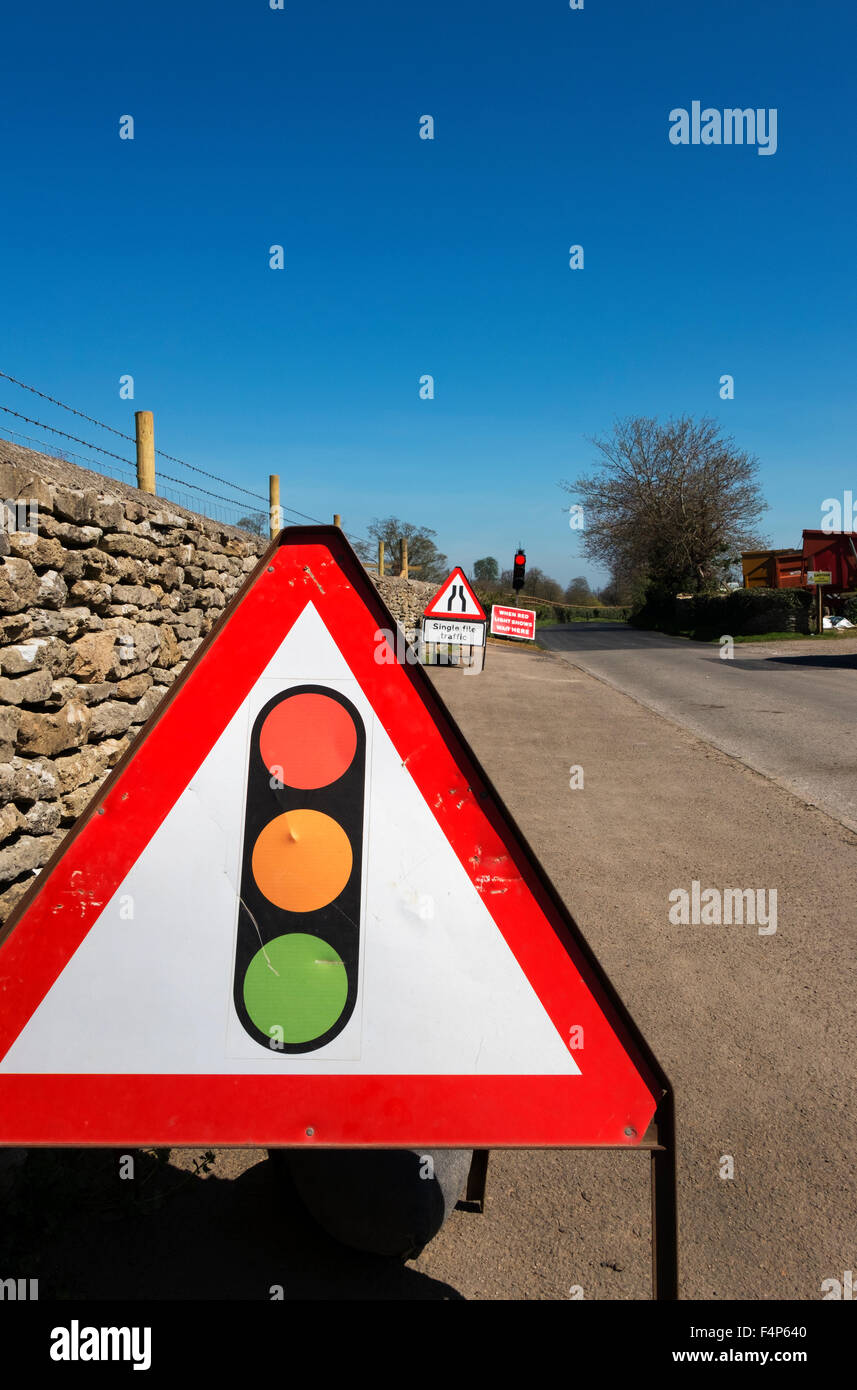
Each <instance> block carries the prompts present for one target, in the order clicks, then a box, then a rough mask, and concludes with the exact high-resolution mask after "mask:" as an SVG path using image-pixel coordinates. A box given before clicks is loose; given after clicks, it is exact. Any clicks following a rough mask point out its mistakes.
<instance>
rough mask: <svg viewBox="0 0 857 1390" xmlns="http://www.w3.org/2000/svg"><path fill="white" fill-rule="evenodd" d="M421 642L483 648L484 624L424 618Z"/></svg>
mask: <svg viewBox="0 0 857 1390" xmlns="http://www.w3.org/2000/svg"><path fill="white" fill-rule="evenodd" d="M423 641H424V642H458V643H460V644H461V645H462V646H465V647H484V646H485V624H484V623H462V622H456V621H455V620H454V619H447V618H424V619H423Z"/></svg>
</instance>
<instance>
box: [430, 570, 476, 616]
mask: <svg viewBox="0 0 857 1390" xmlns="http://www.w3.org/2000/svg"><path fill="white" fill-rule="evenodd" d="M462 616H463V617H466V618H481V619H482V621H483V622H487V621H488V618H487V615H486V612H485V609H484V608H483V607H482V604H481V603H480V602H479V600H478V598H477V597H476V595H475V594H474V592H473V590H472V588H471V587H470V584H469V582H468V579H467V576H466V574H465V573H464V570H463V569H461V567H460V566H459V565H456V567H455V569H454V570H453V571H452V574H450V575H447V577H446V579H445V580H444V581H443V583H442V584H441V586H440V588H439V589H438V591H437V593H436V594H435V596H434V598H433V599H431V600H430V601H429V605H428V607H427V608H426V609H424V611H423V617H425V618H460V617H462Z"/></svg>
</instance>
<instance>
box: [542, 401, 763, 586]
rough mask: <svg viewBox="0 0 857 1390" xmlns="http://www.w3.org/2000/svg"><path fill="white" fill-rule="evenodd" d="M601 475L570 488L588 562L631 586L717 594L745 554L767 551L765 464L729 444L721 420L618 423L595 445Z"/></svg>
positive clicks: (635, 419) (641, 419)
mask: <svg viewBox="0 0 857 1390" xmlns="http://www.w3.org/2000/svg"><path fill="white" fill-rule="evenodd" d="M590 442H591V443H592V444H594V445H595V447H596V449H597V450H598V451H599V454H600V456H601V468H600V470H599V471H598V472H596V473H591V474H588V475H585V476H582V477H579V478H576V479H575V480H574V482H564V483H563V487H565V488H566V489H567V491H568V492H570V493H572V494H573V496H574V498H575V500H576V501H578V502H580V503H582V505H583V513H584V516H585V518H586V525H585V527H584V529H583V531H582V536H583V548H584V552H585V554H586V556H587V557H588V558H589V559H590V560H594V561H596V562H597V563H598V564H601V565H605V566H606V567H607V568H608V569H609V570H610V571H611V573H612V574H613V575H614V577H616V578H617V579H621V580H622V581H623V582H624V583H627V582H628V581H629V580H635V581H637V583H638V584H639V583H654V584H658V585H662V586H663V587H664V588H666V589H669V590H670V591H671V592H673V593H675V592H677V591H679V590H681V589H690V590H693V591H701V590H705V589H711V588H716V587H717V586H718V585H719V584H721V583H722V582H723V580H724V579H725V578H726V577H727V576H728V574H729V573H730V571H731V569H732V566H733V565H734V564H735V562H736V560H737V558H738V556H739V554H740V552H741V550H748V549H752V548H754V547H757V546H759V545H760V544H762V543H763V542H762V541H761V538H760V536H759V534H758V533H757V531H756V530H755V526H756V523H757V521H758V519H759V517H760V516H761V514H762V512H764V511H765V510H766V509H767V503H766V502H765V501H764V499H763V498H762V496H761V493H760V491H759V486H758V483H757V481H756V474H757V470H758V466H759V465H758V460H757V459H756V458H754V457H753V456H752V455H750V454H747V453H745V452H743V451H742V450H740V449H738V448H737V447H736V446H735V445H734V443H733V441H732V439H731V437H730V438H724V437H723V436H722V435H721V433H720V430H719V427H718V425H717V423H716V421H714V420H710V419H703V420H700V421H695V420H693V419H692V418H691V417H689V416H683V417H682V418H681V419H679V420H669V421H668V422H667V423H666V424H664V425H662V424H659V423H658V421H657V420H654V419H647V418H645V417H642V416H637V417H631V418H628V419H626V420H620V421H617V422H616V424H615V425H614V427H613V434H612V435H611V436H610V437H608V438H605V439H593V440H591V441H590Z"/></svg>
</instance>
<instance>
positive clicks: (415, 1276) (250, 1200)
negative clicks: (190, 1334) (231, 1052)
mask: <svg viewBox="0 0 857 1390" xmlns="http://www.w3.org/2000/svg"><path fill="white" fill-rule="evenodd" d="M166 1154H167V1151H166V1150H161V1151H159V1153H158V1154H157V1155H156V1154H154V1153H151V1152H136V1153H134V1154H133V1157H134V1161H135V1175H134V1177H133V1179H125V1180H123V1179H121V1178H120V1177H119V1173H120V1154H119V1153H118V1152H117V1151H106V1150H100V1149H99V1150H51V1149H35V1150H32V1151H31V1152H30V1154H29V1157H28V1159H27V1162H26V1164H25V1166H24V1169H23V1170H22V1172H21V1174H20V1175H19V1176H18V1178H17V1180H16V1182H15V1185H14V1187H13V1190H12V1191H11V1193H8V1194H7V1195H6V1196H5V1198H4V1201H3V1222H2V1234H0V1268H2V1270H3V1273H4V1276H14V1277H17V1278H27V1279H32V1278H37V1279H38V1280H39V1299H40V1300H41V1301H47V1300H51V1299H117V1298H118V1299H166V1300H180V1299H203V1300H208V1299H261V1300H264V1301H267V1300H269V1299H271V1297H272V1293H271V1290H272V1287H276V1286H279V1287H281V1288H282V1297H283V1298H284V1299H308V1298H312V1299H352V1298H354V1299H357V1298H360V1299H393V1300H395V1299H408V1300H444V1299H446V1300H450V1299H460V1298H461V1297H462V1295H461V1294H459V1293H458V1292H457V1291H456V1290H455V1289H453V1288H452V1287H451V1286H450V1285H448V1284H444V1283H442V1282H441V1281H439V1280H435V1279H431V1278H429V1277H428V1276H427V1275H424V1274H421V1273H419V1272H418V1271H417V1270H415V1269H412V1268H411V1267H409V1266H408V1265H407V1264H402V1263H401V1262H400V1261H398V1260H394V1259H385V1258H382V1257H380V1256H371V1255H364V1254H361V1253H359V1252H358V1251H352V1250H349V1249H347V1248H346V1247H344V1246H341V1245H339V1244H338V1243H337V1242H335V1241H333V1240H331V1239H330V1237H328V1236H327V1235H326V1234H325V1233H324V1232H323V1231H322V1230H321V1229H320V1227H318V1226H317V1225H316V1224H315V1222H314V1221H313V1219H312V1218H311V1217H310V1216H309V1214H308V1213H307V1212H306V1210H305V1208H304V1207H303V1205H302V1204H301V1202H300V1199H299V1198H298V1196H297V1193H296V1191H295V1189H294V1187H293V1186H292V1184H291V1180H290V1179H289V1177H288V1174H287V1172H286V1171H285V1170H284V1168H283V1166H282V1165H277V1167H276V1169H275V1167H274V1165H273V1164H272V1163H271V1160H270V1159H266V1160H264V1161H262V1162H260V1163H257V1164H255V1165H254V1166H253V1167H252V1168H249V1169H247V1170H246V1171H245V1172H243V1173H241V1174H240V1176H238V1177H236V1178H233V1179H226V1180H224V1179H221V1178H218V1177H216V1176H214V1175H213V1174H209V1175H208V1176H203V1175H202V1174H197V1173H194V1172H184V1171H180V1170H179V1169H177V1168H175V1167H172V1166H171V1165H170V1164H169V1162H168V1161H167V1158H166Z"/></svg>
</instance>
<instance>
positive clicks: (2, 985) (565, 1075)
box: [0, 527, 666, 1148]
mask: <svg viewBox="0 0 857 1390" xmlns="http://www.w3.org/2000/svg"><path fill="white" fill-rule="evenodd" d="M394 631H395V624H394V622H393V620H392V618H391V617H390V614H389V612H388V611H387V609H386V608H385V606H384V604H383V603H382V601H381V599H380V597H379V595H378V592H377V590H376V589H375V587H374V585H373V584H372V582H371V581H370V579H369V578H368V576H367V575H366V573H365V571H364V569H363V567H362V566H361V564H360V562H359V561H358V560H357V558H356V556H355V555H354V553H353V551H351V549H350V547H349V546H348V543H347V541H346V540H345V538H344V537H343V535H342V533H341V531H340V530H339V529H338V528H332V527H315V528H311V527H305V528H293V529H290V530H286V531H284V532H282V533H281V534H280V536H279V537H278V539H277V540H276V541H275V542H274V543H273V544H272V546H271V548H270V549H269V550H268V551H267V553H266V554H265V556H264V557H263V559H262V560H261V561H260V563H259V565H258V566H257V568H256V569H255V571H254V572H253V573H252V574H251V575H250V576H249V578H248V580H247V583H246V584H245V586H244V587H243V589H242V590H241V592H240V593H239V594H238V595H237V596H236V598H235V599H234V600H233V602H232V603H231V604H230V606H229V608H228V609H227V610H226V612H225V614H224V616H223V618H222V619H221V620H220V622H219V623H218V624H217V626H216V628H215V629H214V630H213V631H212V633H211V634H210V635H209V637H208V638H207V639H206V641H205V643H204V644H203V645H202V647H201V648H200V650H199V651H198V652H197V654H196V656H195V657H194V659H193V660H192V661H191V662H190V663H189V665H188V667H187V668H186V670H185V672H184V673H183V675H182V677H181V678H180V680H179V681H178V682H176V684H175V686H174V687H173V688H172V689H171V691H170V693H169V695H168V696H167V697H166V698H165V700H164V701H163V703H162V705H161V706H160V707H159V709H158V711H157V713H156V715H155V716H154V717H153V718H152V720H151V721H150V723H149V725H147V726H146V728H145V730H144V732H143V733H142V734H141V735H140V737H139V738H138V739H137V740H136V742H135V743H134V744H133V745H132V746H131V748H130V749H129V750H128V752H127V753H126V755H125V757H124V758H123V760H122V762H121V763H120V764H119V765H118V766H117V768H116V769H115V770H114V772H113V773H112V775H111V776H110V778H109V779H108V781H107V782H105V784H104V785H103V786H102V787H101V788H100V789H99V791H98V793H97V795H96V797H95V799H94V800H93V802H92V803H91V804H90V806H89V807H88V809H87V810H86V812H84V814H83V816H82V817H81V818H80V820H79V821H78V822H77V824H76V825H75V827H74V829H73V830H72V832H71V833H70V834H69V836H67V837H66V839H65V840H64V841H63V843H62V845H61V846H60V847H59V849H58V851H57V853H56V855H55V856H54V858H53V860H52V861H51V862H50V864H49V865H48V866H47V867H46V868H45V870H43V872H42V874H41V875H40V876H39V878H38V879H37V880H36V882H35V883H34V885H33V886H32V888H31V889H30V890H29V891H28V893H27V895H26V896H25V898H24V899H23V900H22V902H21V903H20V904H19V905H18V908H17V909H16V911H15V912H14V913H13V915H12V917H11V919H10V921H9V923H8V924H7V926H6V928H5V929H4V931H3V933H2V944H0V999H2V1010H0V1143H6V1144H20V1145H30V1144H92V1145H108V1146H109V1145H114V1144H122V1145H141V1144H163V1145H171V1144H175V1145H179V1146H181V1145H195V1144H220V1145H259V1146H276V1145H312V1144H318V1145H322V1146H325V1145H328V1146H337V1145H339V1146H349V1147H351V1146H353V1147H356V1146H362V1145H370V1146H385V1147H396V1146H402V1147H414V1146H429V1145H435V1146H441V1147H442V1146H449V1147H462V1148H479V1147H489V1146H500V1147H513V1146H539V1145H541V1146H577V1145H585V1146H589V1145H593V1146H605V1147H607V1146H609V1147H615V1146H627V1147H633V1146H635V1145H638V1144H640V1142H641V1140H642V1138H643V1136H644V1134H645V1132H646V1130H647V1127H648V1126H649V1124H650V1122H651V1120H652V1117H653V1115H654V1113H655V1110H656V1106H657V1105H658V1104H659V1102H660V1100H661V1098H662V1096H663V1095H664V1094H665V1088H666V1082H665V1079H664V1078H663V1074H662V1073H661V1072H660V1070H659V1068H658V1065H657V1062H656V1061H655V1059H654V1058H653V1057H652V1055H651V1053H650V1052H649V1051H648V1049H647V1047H646V1044H645V1042H644V1041H643V1040H642V1038H641V1037H640V1035H639V1033H638V1032H637V1030H636V1029H635V1027H634V1025H633V1023H632V1021H631V1020H630V1018H629V1017H628V1015H627V1014H626V1013H625V1012H624V1010H623V1008H622V1005H621V1003H620V1001H619V1000H618V999H617V997H616V996H615V994H614V992H613V991H612V989H611V987H610V985H609V983H608V982H607V980H606V978H605V977H604V976H603V974H602V972H601V971H600V969H599V967H598V966H597V964H596V962H595V960H594V958H593V956H592V955H591V952H590V951H589V949H588V947H587V946H586V943H585V942H584V941H583V939H582V937H581V936H580V933H579V932H578V930H577V928H576V927H575V925H574V923H573V921H572V919H571V918H570V916H569V915H568V913H567V911H566V909H565V908H564V906H563V904H562V903H561V901H560V899H559V898H558V896H557V894H556V893H555V891H554V890H553V888H552V887H551V885H550V883H549V882H548V880H547V879H546V877H545V876H544V874H543V872H542V870H541V868H540V866H539V865H538V863H537V862H536V860H535V858H534V856H533V854H532V852H531V851H530V849H529V847H528V846H527V844H526V842H525V841H524V840H523V838H522V837H521V835H520V832H519V831H518V830H517V828H516V827H515V825H514V822H513V821H512V819H511V817H510V815H509V813H508V812H507V811H506V809H505V808H504V806H503V805H502V802H501V801H500V798H499V797H498V795H497V793H496V792H495V790H494V789H493V787H492V786H491V784H490V782H489V781H488V779H487V777H486V776H485V774H484V773H483V772H482V770H481V768H480V767H479V765H478V763H477V761H476V759H475V757H474V755H473V753H472V752H471V750H470V749H469V747H468V746H467V744H466V743H465V741H464V739H463V738H462V736H461V734H460V733H459V731H458V729H457V727H456V726H455V724H454V723H453V721H452V719H451V718H450V716H449V714H448V712H447V711H446V708H445V706H444V705H443V703H442V701H441V700H440V698H439V696H438V695H437V694H436V692H435V690H434V688H433V686H432V684H431V682H430V680H429V679H428V677H427V676H426V674H425V672H424V671H423V670H422V669H421V668H420V667H419V666H418V665H414V664H412V663H410V662H402V661H396V660H395V658H394V656H393V655H392V654H391V652H390V651H389V650H388V649H387V648H388V644H389V639H390V634H392V633H393V632H394ZM382 653H383V654H382Z"/></svg>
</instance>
